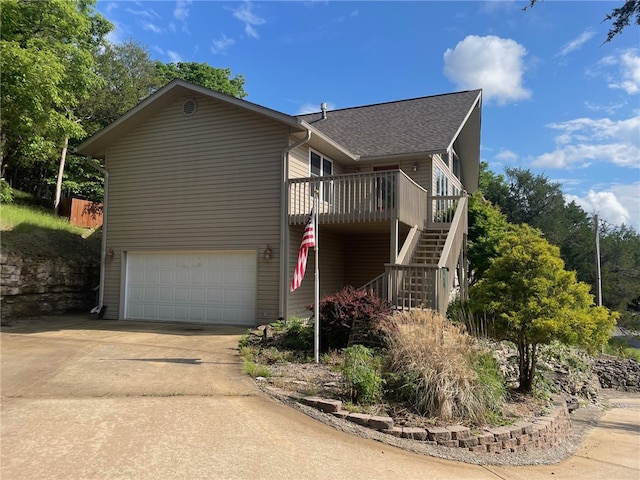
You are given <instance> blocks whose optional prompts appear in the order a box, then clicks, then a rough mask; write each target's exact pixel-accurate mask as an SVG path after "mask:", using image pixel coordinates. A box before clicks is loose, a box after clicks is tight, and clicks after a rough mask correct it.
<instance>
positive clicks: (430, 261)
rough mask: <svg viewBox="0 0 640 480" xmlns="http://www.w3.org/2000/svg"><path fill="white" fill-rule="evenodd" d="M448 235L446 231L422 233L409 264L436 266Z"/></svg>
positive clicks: (426, 231)
mask: <svg viewBox="0 0 640 480" xmlns="http://www.w3.org/2000/svg"><path fill="white" fill-rule="evenodd" d="M448 233H449V232H448V231H447V230H425V231H424V232H422V234H421V235H420V240H419V241H418V246H417V247H416V249H415V251H414V252H413V256H412V257H411V263H421V264H425V265H437V264H438V262H439V261H440V256H441V255H442V248H443V247H444V243H445V242H446V241H447V234H448Z"/></svg>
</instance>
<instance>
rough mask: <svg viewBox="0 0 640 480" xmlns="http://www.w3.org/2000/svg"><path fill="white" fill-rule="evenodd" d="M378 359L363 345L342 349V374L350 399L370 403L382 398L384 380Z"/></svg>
mask: <svg viewBox="0 0 640 480" xmlns="http://www.w3.org/2000/svg"><path fill="white" fill-rule="evenodd" d="M379 372H380V359H379V358H377V357H376V356H375V355H374V353H373V350H370V349H369V348H367V347H365V346H364V345H353V346H351V347H349V348H346V349H345V350H344V365H343V367H342V375H343V376H344V379H345V381H346V382H347V386H348V388H349V393H350V396H351V399H352V400H353V401H354V402H357V403H360V404H372V403H376V402H378V401H379V400H380V399H381V398H382V393H383V386H384V380H383V379H382V377H381V376H380V373H379Z"/></svg>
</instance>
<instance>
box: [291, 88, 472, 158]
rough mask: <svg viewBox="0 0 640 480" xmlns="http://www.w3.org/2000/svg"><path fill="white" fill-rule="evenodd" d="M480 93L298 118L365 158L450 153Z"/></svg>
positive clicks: (376, 105)
mask: <svg viewBox="0 0 640 480" xmlns="http://www.w3.org/2000/svg"><path fill="white" fill-rule="evenodd" d="M478 95H480V90H469V91H465V92H458V93H448V94H444V95H436V96H431V97H421V98H415V99H410V100H400V101H396V102H388V103H379V104H375V105H366V106H362V107H353V108H345V109H342V110H332V111H328V112H327V118H326V119H324V120H323V119H322V113H320V112H318V113H311V114H306V115H297V117H298V118H301V119H302V120H304V121H306V122H307V123H309V124H311V125H312V126H313V127H314V128H316V129H318V130H319V131H320V132H321V133H323V134H325V135H327V136H328V137H329V138H331V139H333V140H334V141H336V142H338V143H339V144H341V145H343V146H344V147H345V148H346V149H348V150H349V151H351V152H353V153H355V154H357V155H359V156H360V157H362V158H367V157H385V156H391V155H398V154H413V153H424V152H435V151H442V150H445V149H446V148H447V147H448V146H449V145H450V144H451V141H452V140H453V138H454V136H455V134H456V133H457V132H458V129H459V128H460V126H461V125H462V124H463V122H464V120H465V118H466V116H467V115H468V114H469V111H470V110H471V108H472V107H473V105H474V103H475V102H476V100H477V98H478Z"/></svg>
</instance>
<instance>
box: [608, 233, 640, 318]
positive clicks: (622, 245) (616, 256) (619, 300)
mask: <svg viewBox="0 0 640 480" xmlns="http://www.w3.org/2000/svg"><path fill="white" fill-rule="evenodd" d="M602 233H603V235H602V237H601V240H600V255H601V273H602V299H603V303H604V304H605V305H606V306H607V307H609V308H611V309H614V310H618V311H620V312H624V311H629V312H633V308H634V305H633V302H634V300H636V299H637V298H638V292H640V234H638V233H637V232H636V231H634V230H633V229H632V228H629V227H626V226H624V225H623V226H621V227H609V226H605V228H604V229H603V232H602ZM629 316H630V315H626V317H627V321H628V320H630V318H628V317H629Z"/></svg>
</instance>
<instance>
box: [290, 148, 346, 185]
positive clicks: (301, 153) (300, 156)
mask: <svg viewBox="0 0 640 480" xmlns="http://www.w3.org/2000/svg"><path fill="white" fill-rule="evenodd" d="M309 150H310V149H309V146H307V145H301V146H299V147H298V148H294V149H293V150H292V151H291V153H290V154H289V178H306V177H309V176H310V173H309ZM312 150H313V151H315V152H316V153H319V154H320V155H323V156H325V158H328V159H329V160H331V161H332V162H333V174H334V175H342V174H343V173H350V172H346V171H345V167H344V166H343V165H341V164H339V163H338V162H337V161H335V160H334V159H333V158H331V157H330V156H329V155H325V154H324V153H322V151H320V150H317V149H312Z"/></svg>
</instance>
